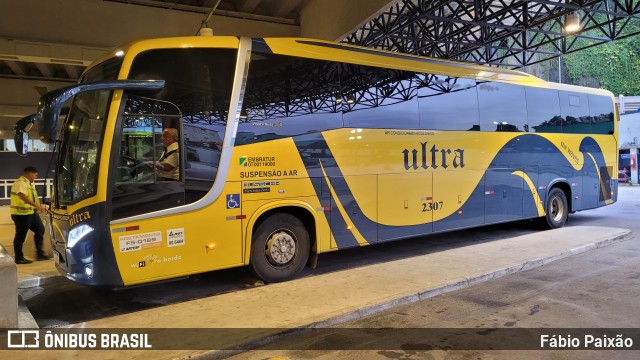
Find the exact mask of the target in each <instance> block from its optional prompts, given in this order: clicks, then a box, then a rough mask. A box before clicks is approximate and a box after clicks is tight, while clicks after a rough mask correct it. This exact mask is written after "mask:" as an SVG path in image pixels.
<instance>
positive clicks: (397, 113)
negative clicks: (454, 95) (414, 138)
mask: <svg viewBox="0 0 640 360" xmlns="http://www.w3.org/2000/svg"><path fill="white" fill-rule="evenodd" d="M417 81H418V79H417V78H416V76H415V73H413V72H410V71H403V70H394V69H383V68H377V67H372V66H363V65H354V64H342V66H341V72H340V88H341V94H342V100H343V101H342V111H343V115H342V116H343V119H344V126H345V127H355V128H374V129H375V128H377V129H381V128H383V129H384V128H389V129H418V128H419V116H418V102H417V97H416V95H417Z"/></svg>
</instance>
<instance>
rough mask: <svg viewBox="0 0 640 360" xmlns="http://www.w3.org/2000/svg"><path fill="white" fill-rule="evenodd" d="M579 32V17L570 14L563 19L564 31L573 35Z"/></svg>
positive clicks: (573, 13)
mask: <svg viewBox="0 0 640 360" xmlns="http://www.w3.org/2000/svg"><path fill="white" fill-rule="evenodd" d="M578 30H580V16H578V13H577V12H575V11H574V12H572V13H570V14H568V15H567V16H565V18H564V31H565V32H568V33H574V32H576V31H578Z"/></svg>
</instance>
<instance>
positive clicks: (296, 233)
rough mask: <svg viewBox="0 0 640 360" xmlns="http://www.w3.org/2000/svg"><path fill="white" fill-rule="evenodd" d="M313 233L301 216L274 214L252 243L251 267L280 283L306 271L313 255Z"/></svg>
mask: <svg viewBox="0 0 640 360" xmlns="http://www.w3.org/2000/svg"><path fill="white" fill-rule="evenodd" d="M309 248H310V245H309V233H308V232H307V229H306V228H305V226H304V224H302V221H300V219H298V218H297V217H295V216H293V215H291V214H286V213H277V214H273V215H270V216H269V217H267V218H266V219H264V221H262V223H260V225H259V226H258V228H257V229H256V231H255V232H254V235H253V238H252V242H251V267H252V268H253V271H254V272H255V273H256V275H258V277H260V278H261V279H262V280H264V281H266V282H280V281H284V280H288V279H290V278H292V277H293V276H294V275H296V274H297V273H299V272H300V271H302V269H303V268H304V266H305V264H306V263H307V259H308V258H309Z"/></svg>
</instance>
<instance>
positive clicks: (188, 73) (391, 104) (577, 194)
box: [16, 36, 618, 286]
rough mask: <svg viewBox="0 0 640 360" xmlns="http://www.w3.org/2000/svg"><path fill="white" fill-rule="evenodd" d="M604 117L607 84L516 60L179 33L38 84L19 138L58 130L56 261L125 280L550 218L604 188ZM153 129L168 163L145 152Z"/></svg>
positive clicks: (559, 219)
mask: <svg viewBox="0 0 640 360" xmlns="http://www.w3.org/2000/svg"><path fill="white" fill-rule="evenodd" d="M67 101H68V102H69V103H70V104H71V105H70V110H69V112H68V115H67V116H66V117H65V118H64V121H59V119H61V117H60V111H61V108H62V107H63V104H65V102H67ZM617 119H618V114H617V110H616V108H615V103H614V98H613V96H612V94H611V93H610V92H608V91H604V90H599V89H589V88H582V87H576V86H569V85H562V84H554V83H548V82H545V81H543V80H541V79H539V78H536V77H534V76H531V75H528V74H526V73H523V72H519V71H513V70H508V69H501V68H493V67H485V66H479V65H474V64H466V63H458V62H453V61H446V60H440V59H433V58H424V57H419V56H412V55H405V54H400V53H395V52H387V51H379V50H374V49H368V48H362V47H357V46H351V45H347V44H342V43H334V42H327V41H320V40H312V39H303V38H254V39H251V38H238V37H229V36H227V37H225V36H221V37H210V36H209V37H181V38H165V39H151V40H142V41H136V42H133V43H130V44H127V45H124V46H122V47H119V48H116V49H114V50H113V51H111V52H110V53H108V54H106V55H105V56H103V57H102V58H100V59H99V60H97V61H96V62H95V63H94V64H93V65H92V66H90V67H89V68H88V69H87V70H86V72H85V73H84V74H83V75H82V77H81V79H80V81H79V83H78V84H77V85H74V86H70V87H67V88H63V89H60V90H56V91H53V92H51V93H49V94H46V95H45V96H43V97H42V99H41V100H40V104H39V108H38V112H37V113H36V114H35V115H34V116H32V117H30V118H26V119H24V120H21V121H20V122H19V123H18V124H17V125H16V128H17V131H16V141H17V142H18V143H19V142H20V141H21V140H23V135H24V131H22V130H23V129H24V128H25V127H27V126H28V125H30V124H31V123H32V122H33V123H35V124H37V127H38V133H39V136H40V138H41V139H42V140H43V141H45V142H48V143H52V142H55V143H57V144H58V145H57V149H56V151H57V154H58V156H57V164H56V172H55V185H54V186H55V193H54V196H53V200H52V204H51V210H52V211H51V220H52V221H51V222H52V229H51V237H52V242H53V249H54V258H55V260H56V267H57V269H58V270H59V271H60V272H61V273H62V274H64V275H65V276H66V277H68V278H69V279H72V280H74V281H77V282H79V283H82V284H85V285H92V286H128V285H134V284H142V283H148V282H153V281H159V280H165V279H169V278H176V277H181V276H186V275H190V274H195V273H201V272H208V271H212V270H217V269H224V268H230V267H238V266H247V265H249V266H250V268H251V269H253V271H254V272H255V273H256V274H257V275H258V276H259V277H260V278H262V279H264V280H265V281H267V282H277V281H283V280H286V279H289V278H291V277H293V276H295V275H296V274H297V273H298V272H300V271H301V270H302V268H303V267H304V266H305V265H309V266H315V265H316V263H317V257H318V254H320V253H324V252H329V251H334V250H339V249H345V248H352V247H358V246H365V245H370V244H375V243H379V242H386V241H391V240H396V239H403V238H409V237H415V236H423V235H427V234H434V233H441V232H445V231H450V230H455V229H463V228H469V227H476V226H482V225H486V224H495V223H502V222H507V221H514V220H522V219H537V221H539V222H540V223H541V224H542V225H543V226H544V227H547V228H557V227H561V226H563V225H564V223H565V221H566V219H567V216H568V214H569V213H572V212H575V211H580V210H585V209H591V208H597V207H600V206H604V205H608V204H612V203H613V202H615V201H616V197H617V177H616V176H614V175H615V174H616V172H617V161H618V160H617V159H618V157H617V131H618V130H617V128H618V122H617ZM166 129H174V130H173V131H174V132H177V134H178V135H177V137H176V140H177V144H178V145H177V149H178V150H175V148H176V145H173V147H174V150H172V151H177V152H174V157H175V156H177V158H178V160H177V161H178V163H179V166H178V171H177V172H178V175H176V176H177V178H174V179H168V178H166V177H163V176H160V175H159V174H158V173H157V171H156V170H155V169H154V168H153V167H154V164H155V165H157V164H158V163H162V161H163V159H164V158H165V156H166V155H164V154H167V152H165V151H164V150H163V147H162V142H163V141H164V140H163V139H164V138H163V135H162V133H163V130H166ZM17 148H18V150H19V152H22V153H24V151H25V150H24V149H23V148H22V147H20V146H17ZM163 153H164V154H163ZM176 154H177V155H176ZM161 166H164V165H162V164H161ZM174 169H175V168H174Z"/></svg>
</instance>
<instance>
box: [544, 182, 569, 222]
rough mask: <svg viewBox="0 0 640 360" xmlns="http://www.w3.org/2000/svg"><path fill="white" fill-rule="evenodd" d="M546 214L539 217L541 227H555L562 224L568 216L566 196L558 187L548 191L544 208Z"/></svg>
mask: <svg viewBox="0 0 640 360" xmlns="http://www.w3.org/2000/svg"><path fill="white" fill-rule="evenodd" d="M544 210H545V212H546V215H545V216H543V217H541V218H540V219H539V221H540V227H542V228H543V229H557V228H561V227H563V226H564V224H565V223H566V222H567V217H568V216H569V204H568V202H567V196H566V195H565V193H564V191H562V190H561V189H560V188H553V189H551V191H550V192H549V196H548V198H547V203H546V204H545V208H544Z"/></svg>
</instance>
